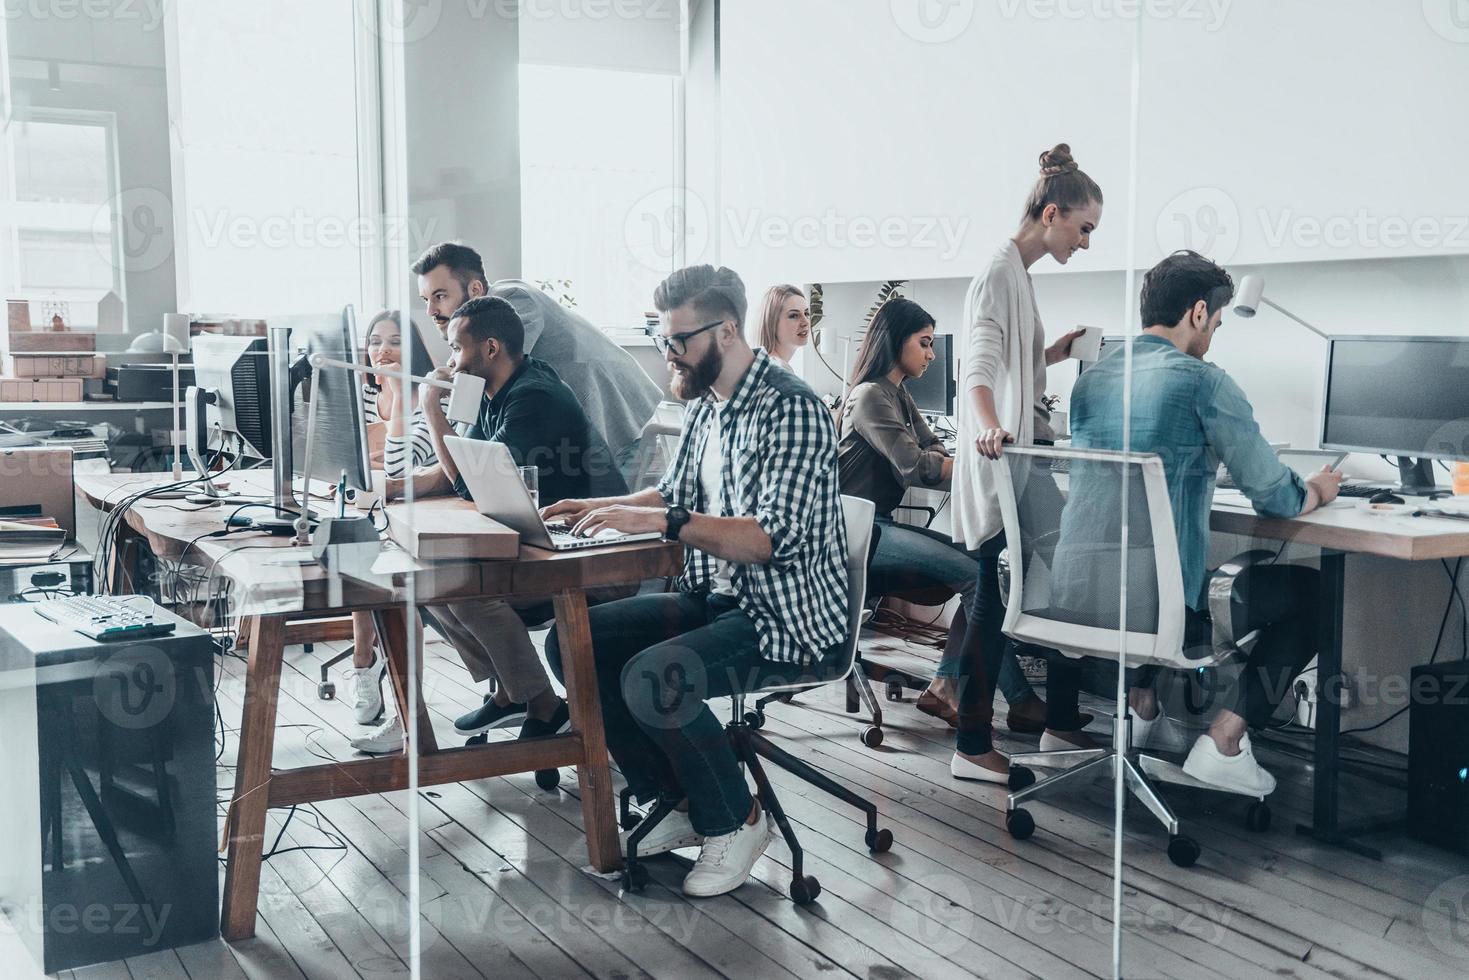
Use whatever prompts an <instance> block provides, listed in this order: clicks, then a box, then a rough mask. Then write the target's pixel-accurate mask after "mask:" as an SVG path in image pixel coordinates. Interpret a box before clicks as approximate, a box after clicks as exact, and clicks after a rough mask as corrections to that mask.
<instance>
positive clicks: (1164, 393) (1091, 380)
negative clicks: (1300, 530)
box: [1071, 334, 1306, 610]
mask: <svg viewBox="0 0 1469 980" xmlns="http://www.w3.org/2000/svg"><path fill="white" fill-rule="evenodd" d="M1125 354H1126V352H1125V351H1124V350H1123V349H1121V348H1120V347H1119V348H1118V349H1116V350H1114V351H1112V352H1111V353H1109V354H1108V355H1107V356H1106V357H1103V358H1102V359H1101V360H1100V361H1098V362H1097V363H1096V364H1095V365H1093V366H1092V367H1090V368H1088V369H1087V371H1086V372H1085V373H1083V374H1082V376H1081V378H1080V379H1078V381H1077V383H1076V387H1075V388H1074V389H1072V392H1071V433H1072V446H1073V447H1074V448H1076V449H1111V450H1121V449H1123V448H1127V449H1129V450H1130V451H1131V452H1137V453H1157V454H1158V455H1159V456H1161V457H1162V459H1163V469H1164V472H1165V473H1166V475H1167V479H1168V500H1169V503H1170V504H1171V505H1172V507H1173V526H1174V529H1175V530H1176V531H1177V534H1178V557H1179V560H1180V562H1181V564H1182V566H1183V587H1184V596H1185V597H1186V599H1187V601H1188V604H1189V605H1190V606H1191V607H1193V608H1194V609H1200V610H1202V609H1204V608H1206V606H1205V597H1204V589H1205V579H1206V577H1207V572H1208V568H1207V562H1208V554H1209V510H1210V507H1211V506H1212V504H1213V501H1214V478H1215V474H1216V473H1217V471H1218V469H1219V463H1220V462H1221V461H1222V462H1223V463H1224V466H1225V469H1227V470H1228V471H1229V475H1230V476H1231V477H1232V478H1233V479H1234V483H1235V486H1237V487H1238V488H1239V489H1240V490H1241V491H1243V492H1244V494H1245V495H1246V496H1247V497H1248V498H1249V499H1250V502H1251V503H1252V504H1254V507H1255V510H1256V511H1257V512H1258V513H1260V514H1263V515H1265V516H1267V517H1294V516H1296V515H1297V514H1299V513H1300V512H1301V508H1303V507H1304V506H1305V504H1306V485H1305V483H1304V482H1302V480H1301V478H1300V477H1299V476H1297V475H1296V473H1295V472H1294V471H1293V470H1291V468H1290V467H1288V466H1286V465H1285V464H1284V463H1282V462H1281V461H1280V460H1279V459H1278V458H1277V457H1276V455H1275V452H1274V450H1272V449H1271V448H1270V443H1268V442H1266V441H1265V437H1264V436H1263V435H1261V434H1260V426H1259V425H1258V424H1257V423H1256V422H1255V415H1254V411H1253V410H1252V409H1251V408H1250V403H1249V400H1248V399H1246V398H1245V394H1244V392H1243V391H1241V390H1240V387H1239V385H1238V384H1236V383H1235V382H1234V379H1232V378H1231V377H1230V376H1229V375H1228V374H1226V373H1225V372H1224V370H1223V369H1222V368H1220V367H1217V366H1215V365H1213V364H1207V363H1205V362H1204V361H1201V360H1199V359H1198V358H1195V357H1191V356H1189V355H1188V354H1185V353H1183V352H1182V351H1180V350H1179V349H1178V348H1176V347H1174V346H1173V344H1171V343H1170V342H1168V341H1167V340H1165V339H1164V338H1162V337H1155V336H1153V335H1151V334H1143V335H1141V336H1139V337H1137V338H1135V339H1134V340H1133V342H1132V440H1131V441H1132V444H1131V446H1129V447H1124V446H1123V444H1122V396H1123V392H1124V390H1125V388H1126V385H1127V378H1126V375H1125V373H1124V370H1125V364H1126V357H1125Z"/></svg>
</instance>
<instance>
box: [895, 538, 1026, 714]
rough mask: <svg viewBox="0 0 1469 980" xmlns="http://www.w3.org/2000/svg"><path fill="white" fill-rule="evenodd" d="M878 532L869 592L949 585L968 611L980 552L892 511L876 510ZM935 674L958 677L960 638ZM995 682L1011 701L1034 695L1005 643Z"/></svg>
mask: <svg viewBox="0 0 1469 980" xmlns="http://www.w3.org/2000/svg"><path fill="white" fill-rule="evenodd" d="M877 524H878V525H879V527H880V529H881V533H880V534H879V535H878V539H877V549H876V550H875V551H874V552H873V554H872V564H871V565H870V566H869V568H868V572H867V591H868V594H869V595H887V594H889V593H892V592H904V591H908V590H910V589H930V588H934V587H936V586H941V587H943V588H947V589H950V590H952V591H953V592H955V593H956V594H958V595H959V596H961V597H962V598H963V603H962V606H961V608H963V609H964V610H965V615H966V616H968V614H969V610H970V609H971V607H972V606H973V605H974V592H975V589H976V588H977V585H978V575H979V567H978V561H979V559H978V556H977V555H976V554H973V553H971V552H968V551H965V550H964V547H963V545H959V544H955V543H954V541H953V540H952V539H951V538H950V537H949V536H948V535H947V534H943V533H941V532H939V531H934V530H932V529H930V528H926V527H915V526H914V525H912V524H897V523H894V522H893V519H892V517H891V516H879V517H878V518H877ZM934 675H935V676H937V677H944V678H948V679H950V680H958V679H960V678H961V677H963V676H964V657H963V655H962V648H961V646H960V644H957V643H950V644H948V645H946V646H945V648H944V655H943V657H942V658H941V659H940V660H939V665H938V669H937V670H936V671H935V672H934ZM998 683H999V688H1000V692H1001V693H1002V694H1004V695H1005V700H1006V701H1007V702H1009V703H1010V704H1019V703H1020V702H1022V701H1025V700H1028V699H1029V698H1032V697H1035V692H1034V691H1033V690H1031V687H1030V682H1029V681H1027V680H1026V679H1025V672H1024V671H1023V670H1021V669H1020V664H1019V663H1017V662H1016V660H1015V654H1014V652H1013V651H1012V650H1011V649H1010V648H1009V647H1007V648H1006V652H1005V655H1004V657H1003V658H1002V659H1001V660H1000V666H999V681H998Z"/></svg>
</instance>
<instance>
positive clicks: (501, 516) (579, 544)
mask: <svg viewBox="0 0 1469 980" xmlns="http://www.w3.org/2000/svg"><path fill="white" fill-rule="evenodd" d="M444 447H445V448H446V449H448V450H449V458H450V459H452V460H453V461H454V465H455V467H457V468H458V470H459V475H460V476H462V477H463V478H464V485H465V486H466V487H467V488H469V496H470V497H471V498H472V499H473V500H474V506H475V509H476V510H478V511H479V512H480V513H481V514H483V515H485V516H486V517H489V518H492V519H494V520H497V521H499V522H500V523H501V524H504V525H505V526H506V527H508V528H510V529H511V530H513V531H515V532H516V533H518V534H519V535H520V540H521V541H523V542H524V543H526V544H530V545H534V546H536V547H537V548H545V549H547V550H549V551H580V550H582V549H584V548H602V547H606V546H607V545H613V544H628V543H630V542H633V541H657V540H660V539H661V538H662V537H663V536H662V535H661V534H659V533H658V532H657V531H646V532H643V533H641V534H625V533H623V532H622V531H613V530H610V529H609V530H603V531H599V532H598V533H597V534H594V535H592V536H591V537H580V536H578V535H575V534H572V533H571V530H570V529H569V528H567V527H565V526H564V525H555V524H552V525H548V524H547V523H546V522H545V521H543V520H541V515H540V512H539V511H537V510H536V505H535V502H534V501H533V500H532V499H531V495H530V491H529V490H527V489H526V487H525V484H524V483H523V482H521V479H520V467H519V466H517V465H516V463H515V458H514V457H513V456H511V455H510V449H509V447H508V446H506V445H505V444H504V443H503V442H487V441H485V440H483V439H465V438H463V437H462V436H445V437H444Z"/></svg>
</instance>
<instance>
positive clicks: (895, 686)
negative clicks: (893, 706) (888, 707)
mask: <svg viewBox="0 0 1469 980" xmlns="http://www.w3.org/2000/svg"><path fill="white" fill-rule="evenodd" d="M887 699H888V700H889V701H901V700H903V682H902V681H888V682H887Z"/></svg>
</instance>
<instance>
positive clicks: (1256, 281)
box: [1234, 275, 1331, 340]
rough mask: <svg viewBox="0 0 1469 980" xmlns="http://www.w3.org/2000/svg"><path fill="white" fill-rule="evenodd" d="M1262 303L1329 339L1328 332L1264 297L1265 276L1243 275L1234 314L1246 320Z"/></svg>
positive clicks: (1319, 335)
mask: <svg viewBox="0 0 1469 980" xmlns="http://www.w3.org/2000/svg"><path fill="white" fill-rule="evenodd" d="M1262 303H1263V304H1264V305H1266V306H1268V307H1270V308H1271V309H1274V310H1276V311H1277V312H1280V313H1284V314H1285V315H1286V316H1288V317H1290V318H1291V319H1292V320H1294V321H1296V322H1297V323H1299V324H1300V325H1301V326H1303V327H1305V328H1306V329H1307V330H1309V331H1311V332H1312V333H1314V334H1315V335H1316V336H1318V337H1320V338H1321V339H1322V340H1330V339H1331V336H1330V335H1329V334H1325V333H1322V332H1321V331H1320V330H1317V329H1316V328H1315V327H1313V326H1311V325H1310V324H1309V323H1307V322H1306V321H1305V320H1302V319H1301V318H1300V317H1298V316H1296V315H1295V314H1294V313H1292V312H1291V311H1290V310H1287V309H1286V308H1285V307H1283V306H1281V305H1280V304H1279V303H1275V302H1273V301H1271V300H1269V299H1267V298H1266V297H1265V278H1264V277H1263V276H1253V275H1252V276H1245V277H1244V279H1242V280H1240V284H1239V293H1237V294H1236V295H1235V297H1234V314H1235V316H1239V317H1244V318H1245V319H1247V320H1248V319H1249V318H1250V317H1252V316H1254V315H1255V311H1256V310H1258V309H1259V308H1260V305H1261V304H1262Z"/></svg>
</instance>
